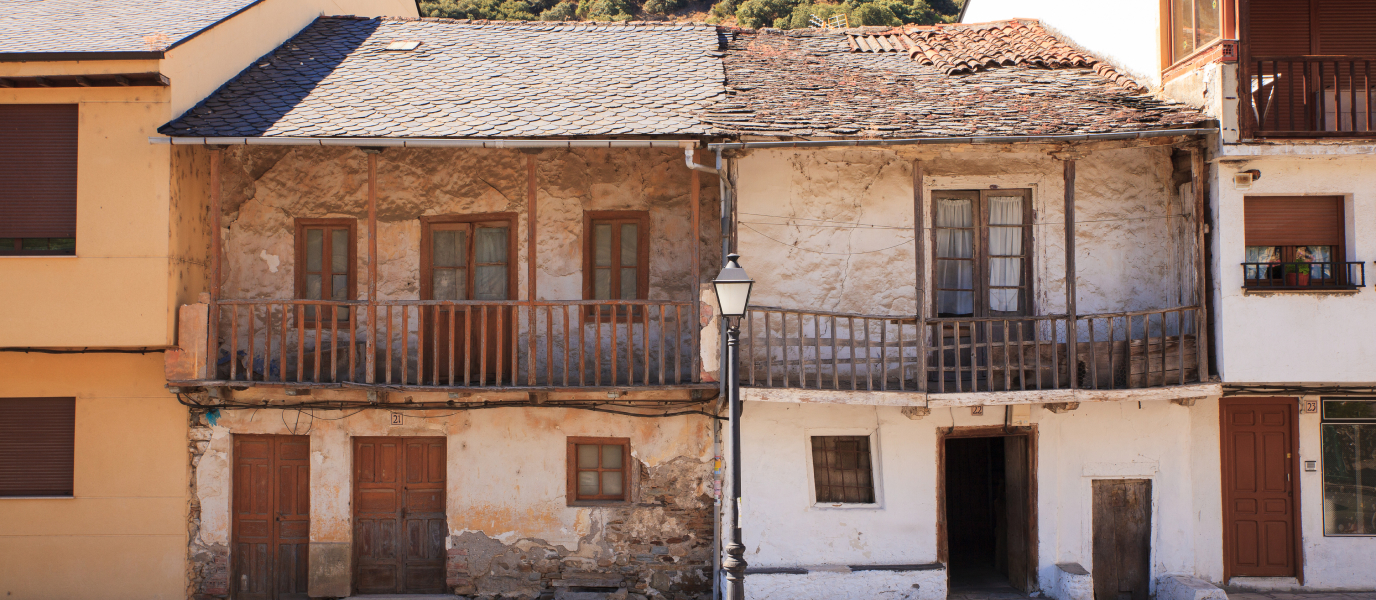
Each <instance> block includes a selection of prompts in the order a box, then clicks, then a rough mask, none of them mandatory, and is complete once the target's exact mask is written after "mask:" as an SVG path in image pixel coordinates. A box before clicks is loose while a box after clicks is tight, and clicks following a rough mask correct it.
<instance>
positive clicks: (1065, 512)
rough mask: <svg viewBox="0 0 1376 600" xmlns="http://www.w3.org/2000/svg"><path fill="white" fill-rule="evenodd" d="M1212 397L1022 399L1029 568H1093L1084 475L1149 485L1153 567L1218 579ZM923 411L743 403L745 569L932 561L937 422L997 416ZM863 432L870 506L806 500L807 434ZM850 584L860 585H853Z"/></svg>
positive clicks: (1046, 582)
mask: <svg viewBox="0 0 1376 600" xmlns="http://www.w3.org/2000/svg"><path fill="white" fill-rule="evenodd" d="M1217 411H1218V403H1217V400H1216V399H1205V400H1200V401H1199V402H1198V403H1197V404H1196V405H1195V406H1194V407H1190V408H1187V407H1183V406H1179V405H1175V404H1171V403H1169V402H1162V401H1156V402H1143V403H1141V404H1140V407H1139V404H1138V403H1137V402H1104V403H1089V404H1083V405H1081V408H1079V409H1078V410H1075V411H1071V412H1068V413H1061V414H1055V413H1051V412H1049V411H1046V410H1043V409H1041V408H1040V407H1035V408H1033V410H1032V422H1033V424H1034V425H1035V426H1036V427H1037V454H1036V460H1037V464H1038V468H1037V488H1038V489H1037V515H1038V525H1037V526H1038V556H1037V558H1036V560H1037V564H1038V573H1039V577H1040V580H1041V585H1042V586H1043V588H1050V587H1051V586H1052V585H1054V582H1055V579H1054V577H1055V564H1056V563H1058V562H1078V563H1080V564H1081V565H1083V566H1084V567H1085V568H1086V569H1091V570H1092V569H1093V551H1092V545H1091V535H1092V534H1091V531H1092V528H1091V519H1090V517H1091V514H1092V512H1091V504H1090V502H1091V481H1092V480H1093V479H1114V478H1148V479H1151V480H1152V487H1153V489H1152V495H1153V507H1152V541H1151V544H1152V575H1153V579H1155V576H1159V575H1162V574H1168V573H1169V574H1189V575H1195V576H1198V577H1202V578H1204V579H1208V580H1211V581H1219V580H1220V579H1221V578H1222V548H1221V542H1220V541H1219V540H1220V533H1221V531H1222V522H1221V513H1220V510H1221V507H1220V504H1219V495H1218V493H1219V485H1218V483H1217V481H1218V473H1219V440H1218V427H1217V423H1218V412H1217ZM984 412H985V414H984V415H983V416H980V417H976V416H972V415H971V414H970V410H969V409H968V408H956V409H935V410H933V411H932V413H931V414H930V415H929V416H927V417H925V418H923V419H921V420H910V419H908V418H906V417H904V416H903V415H902V414H901V413H900V408H899V407H874V406H863V407H861V406H840V405H829V404H789V403H773V402H752V403H748V404H747V405H746V406H745V412H744V418H743V421H742V444H743V452H745V453H748V456H749V459H748V460H747V461H745V471H744V481H743V484H742V491H743V496H744V513H743V516H742V521H741V522H742V526H743V531H744V538H745V546H746V554H745V559H746V561H747V562H748V563H749V564H750V566H751V567H752V568H755V567H799V566H814V565H865V564H896V563H931V562H935V561H936V560H937V497H936V489H937V487H936V484H937V469H938V468H939V465H938V464H937V459H936V451H937V428H939V427H940V428H945V427H951V426H953V425H954V426H959V427H966V426H978V425H985V426H988V425H1001V424H1002V423H1003V421H1004V412H1003V409H1002V408H999V407H986V408H985V411H984ZM868 433H872V434H873V435H874V436H875V440H876V444H877V450H876V451H875V452H874V456H875V461H874V462H875V471H876V482H877V485H876V499H877V504H876V505H875V506H873V507H844V508H834V507H829V506H815V505H813V504H812V503H811V501H810V498H811V496H810V489H811V487H810V486H811V482H810V481H809V478H808V461H807V455H808V453H809V447H808V445H807V444H808V439H809V436H811V435H814V434H816V435H835V434H851V435H854V434H868ZM857 585H864V584H863V583H862V582H858V583H857Z"/></svg>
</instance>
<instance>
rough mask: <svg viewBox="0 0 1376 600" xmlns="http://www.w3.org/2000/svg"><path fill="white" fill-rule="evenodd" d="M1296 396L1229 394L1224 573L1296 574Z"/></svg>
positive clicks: (1225, 408)
mask: <svg viewBox="0 0 1376 600" xmlns="http://www.w3.org/2000/svg"><path fill="white" fill-rule="evenodd" d="M1298 409H1299V402H1298V400H1297V399H1295V398H1225V399H1223V401H1222V402H1221V406H1220V409H1219V412H1220V413H1221V414H1220V418H1221V419H1222V421H1223V526H1224V541H1223V554H1224V571H1225V575H1226V576H1227V577H1295V576H1296V575H1297V574H1298V572H1299V569H1298V564H1299V561H1298V556H1299V554H1298V552H1297V550H1296V545H1297V541H1298V538H1299V535H1298V531H1297V527H1296V520H1295V514H1296V512H1297V510H1296V506H1297V502H1298V500H1299V499H1298V497H1297V496H1298V494H1296V493H1295V487H1296V486H1295V482H1294V478H1295V477H1296V476H1297V475H1296V472H1295V466H1296V460H1295V452H1296V449H1295V441H1296V439H1297V436H1296V432H1295V419H1296V416H1297V415H1296V413H1297V412H1298Z"/></svg>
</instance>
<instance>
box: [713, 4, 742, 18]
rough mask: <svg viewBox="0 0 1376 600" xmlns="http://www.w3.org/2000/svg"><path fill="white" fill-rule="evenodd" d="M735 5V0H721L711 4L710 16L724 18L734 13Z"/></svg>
mask: <svg viewBox="0 0 1376 600" xmlns="http://www.w3.org/2000/svg"><path fill="white" fill-rule="evenodd" d="M737 5H738V3H737V2H736V0H721V2H718V3H716V4H713V5H712V16H714V17H717V18H719V19H724V18H726V17H730V16H732V15H735V14H736V7H737Z"/></svg>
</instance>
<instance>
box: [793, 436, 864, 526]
mask: <svg viewBox="0 0 1376 600" xmlns="http://www.w3.org/2000/svg"><path fill="white" fill-rule="evenodd" d="M875 437H876V436H875V432H874V431H867V432H854V433H848V432H845V431H841V430H830V431H822V430H818V431H808V432H807V452H808V456H807V464H808V479H809V480H810V481H811V483H812V490H811V492H812V504H813V506H817V507H821V508H844V507H861V508H875V507H878V506H881V503H880V486H879V460H878V454H877V452H876V449H877V447H878V444H877V440H876V439H875ZM819 438H822V439H835V438H852V439H857V440H861V439H862V440H864V441H865V449H864V454H865V455H866V456H868V465H867V466H868V468H869V484H870V485H869V487H870V500H869V502H848V501H845V500H825V499H823V498H822V488H823V487H835V486H832V485H831V484H830V483H827V484H823V483H822V482H821V480H819V479H818V478H817V470H818V462H817V448H816V446H815V443H816V442H815V440H817V439H819ZM824 443H825V442H824ZM834 443H835V442H833V444H834ZM833 452H834V450H833ZM849 470H854V471H860V470H861V469H860V467H859V466H857V467H856V468H855V469H849ZM841 487H846V486H844V485H842V486H841Z"/></svg>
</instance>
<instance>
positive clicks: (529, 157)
mask: <svg viewBox="0 0 1376 600" xmlns="http://www.w3.org/2000/svg"><path fill="white" fill-rule="evenodd" d="M526 213H527V216H526V244H527V249H526V271H527V273H528V275H527V277H528V278H529V279H530V283H529V290H528V291H527V293H526V302H527V306H528V308H527V310H529V311H530V312H529V313H527V314H528V319H529V333H527V335H526V354H527V358H526V366H527V368H529V369H530V372H529V373H527V374H526V385H531V386H533V385H535V372H536V370H537V369H536V368H535V299H536V295H535V294H536V285H535V278H536V275H535V219H536V215H535V154H534V152H529V153H527V154H526ZM550 316H551V317H553V316H554V315H553V313H550ZM511 320H512V321H513V323H512V327H513V328H519V327H518V326H517V325H516V324H515V321H516V316H515V315H512V318H511ZM612 331H613V343H615V328H613V330H612ZM626 335H627V336H628V337H629V336H630V328H629V327H627V329H626ZM513 344H514V342H513ZM511 354H512V357H513V360H512V363H511V383H512V384H513V385H519V384H517V383H516V381H517V377H519V373H520V370H519V366H520V365H518V364H516V361H515V360H514V359H515V355H516V348H515V347H513V348H512V349H511ZM552 358H553V357H546V360H550V359H552ZM613 368H615V367H613ZM551 383H553V382H551Z"/></svg>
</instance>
